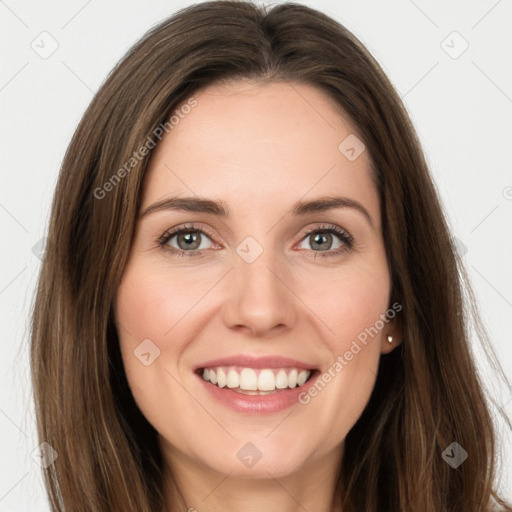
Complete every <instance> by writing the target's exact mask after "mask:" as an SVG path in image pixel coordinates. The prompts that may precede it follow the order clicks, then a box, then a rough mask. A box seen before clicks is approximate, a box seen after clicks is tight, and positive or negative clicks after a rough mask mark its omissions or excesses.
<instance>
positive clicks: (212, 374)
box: [202, 366, 311, 395]
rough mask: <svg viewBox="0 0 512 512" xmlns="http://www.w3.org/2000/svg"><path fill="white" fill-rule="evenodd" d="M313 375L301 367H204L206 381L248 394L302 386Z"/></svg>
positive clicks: (203, 375) (274, 391) (203, 373)
mask: <svg viewBox="0 0 512 512" xmlns="http://www.w3.org/2000/svg"><path fill="white" fill-rule="evenodd" d="M310 375H311V370H304V369H301V368H257V369H256V368H241V367H227V366H217V367H213V368H204V369H203V372H202V377H203V379H204V380H205V381H207V382H210V383H211V384H213V385H215V386H217V387H219V388H224V387H227V388H230V389H232V390H233V391H236V392H238V393H242V394H248V395H262V394H270V393H277V392H279V391H284V390H286V389H293V388H295V387H297V386H302V385H303V384H304V383H305V382H307V380H308V379H309V377H310Z"/></svg>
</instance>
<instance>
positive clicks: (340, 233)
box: [303, 225, 354, 257]
mask: <svg viewBox="0 0 512 512" xmlns="http://www.w3.org/2000/svg"><path fill="white" fill-rule="evenodd" d="M312 235H314V236H312ZM333 235H335V237H334V239H333ZM335 238H338V240H339V241H340V242H341V243H340V242H338V246H337V247H334V248H333V247H332V244H333V241H334V242H335ZM306 241H310V242H309V244H308V245H309V246H310V250H311V251H313V252H315V253H316V254H314V256H313V257H316V256H321V257H328V256H335V255H337V254H340V253H342V252H346V251H349V250H350V249H352V247H353V245H354V239H353V237H352V236H351V235H350V234H349V233H348V232H347V231H345V230H344V229H342V228H340V227H338V226H334V225H328V226H320V227H316V228H314V229H312V230H310V231H308V232H307V233H306V234H305V236H304V238H303V242H306Z"/></svg>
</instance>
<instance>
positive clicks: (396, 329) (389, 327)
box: [380, 315, 403, 354]
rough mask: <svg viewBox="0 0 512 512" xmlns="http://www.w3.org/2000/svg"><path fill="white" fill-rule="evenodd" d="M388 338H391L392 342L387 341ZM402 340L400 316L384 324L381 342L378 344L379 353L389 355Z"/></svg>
mask: <svg viewBox="0 0 512 512" xmlns="http://www.w3.org/2000/svg"><path fill="white" fill-rule="evenodd" d="M388 336H391V337H392V341H391V342H389V341H388ZM402 340H403V322H402V315H397V316H395V318H393V319H392V320H389V322H388V323H387V324H386V326H385V327H384V329H382V334H381V342H380V353H381V354H389V352H391V351H392V350H394V349H395V348H396V347H398V345H400V343H402Z"/></svg>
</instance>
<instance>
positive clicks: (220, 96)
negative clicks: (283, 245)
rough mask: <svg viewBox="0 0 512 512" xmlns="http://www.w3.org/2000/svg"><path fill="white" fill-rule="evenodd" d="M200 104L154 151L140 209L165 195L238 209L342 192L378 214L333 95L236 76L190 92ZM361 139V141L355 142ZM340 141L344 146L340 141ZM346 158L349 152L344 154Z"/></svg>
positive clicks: (364, 157)
mask: <svg viewBox="0 0 512 512" xmlns="http://www.w3.org/2000/svg"><path fill="white" fill-rule="evenodd" d="M193 97H194V99H195V100H196V101H197V105H196V106H195V107H193V108H191V109H190V110H189V111H188V113H187V114H184V115H183V114H182V115H181V116H180V120H179V122H178V123H177V124H176V125H175V126H174V127H173V128H172V129H171V130H170V131H169V133H168V134H167V135H166V136H165V137H164V138H163V139H162V141H161V142H160V143H159V144H158V145H157V147H156V148H155V150H154V152H153V155H152V158H151V162H150V165H149V167H148V169H147V173H146V177H145V186H144V194H143V200H142V206H143V207H144V206H145V205H147V204H149V203H151V202H153V201H156V200H159V199H161V198H163V197H165V196H168V195H187V196H190V195H193V194H197V195H200V196H205V197H209V198H212V199H221V200H223V201H225V202H227V203H228V204H229V205H230V209H231V210H232V211H234V212H235V213H237V212H238V213H240V214H244V213H246V212H247V211H248V209H251V210H252V211H254V209H257V210H258V211H262V210H266V211H269V210H275V211H276V213H277V209H276V208H277V207H279V206H281V208H283V207H285V206H286V205H288V204H290V205H291V204H292V203H294V202H295V201H297V200H298V199H300V198H304V199H307V198H309V197H316V196H320V195H337V194H339V195H344V196H347V197H351V198H353V199H355V200H358V201H361V202H365V203H366V206H367V208H368V209H369V210H373V211H372V212H371V213H373V215H372V216H373V217H374V218H376V219H377V218H378V217H379V215H378V208H379V207H378V197H377V191H376V187H375V184H374V182H373V180H372V178H371V175H370V158H369V155H368V154H367V151H365V150H363V151H362V152H361V154H360V155H359V156H358V157H357V158H355V159H353V158H348V157H347V153H346V152H345V151H346V147H347V143H344V141H349V142H350V144H348V145H349V146H350V145H352V146H354V143H353V142H354V141H355V144H356V145H357V144H360V146H357V147H356V150H357V151H358V152H359V151H360V150H361V148H362V147H364V146H362V141H360V140H359V138H356V137H357V135H356V133H357V128H356V126H355V125H354V124H353V123H352V122H351V121H350V120H349V118H348V116H346V115H345V114H344V112H343V110H342V109H341V107H339V106H338V105H337V104H336V103H335V101H334V100H333V99H331V98H330V97H329V96H327V95H326V94H325V93H324V92H323V91H321V90H319V89H318V88H316V87H314V86H312V85H308V84H303V83H289V82H288V83H287V82H277V83H274V82H272V83H266V84H261V83H260V84H258V83H249V82H247V81H242V80H240V81H233V82H227V83H221V84H216V85H213V86H210V87H207V88H205V89H203V90H201V91H199V92H197V93H196V94H194V95H193ZM358 141H359V142H358ZM340 144H341V146H340ZM349 156H350V154H349Z"/></svg>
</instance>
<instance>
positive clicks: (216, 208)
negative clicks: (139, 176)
mask: <svg viewBox="0 0 512 512" xmlns="http://www.w3.org/2000/svg"><path fill="white" fill-rule="evenodd" d="M335 208H353V209H355V210H357V211H358V212H360V213H362V214H363V216H364V217H365V218H366V220H367V221H368V222H369V224H370V226H372V228H374V227H375V226H374V224H373V220H372V217H371V216H370V214H369V213H368V210H366V208H365V207H364V206H363V205H362V204H361V203H359V202H357V201H355V200H354V199H349V198H348V197H341V196H326V197H319V198H317V199H313V200H311V201H297V202H296V203H294V205H293V206H292V208H291V214H292V215H295V216H305V215H309V214H311V213H320V212H325V211H329V210H333V209H335ZM162 210H181V211H187V212H200V213H208V214H211V215H216V216H218V217H223V218H229V217H230V216H231V213H230V210H229V208H228V207H227V206H226V204H225V203H224V201H214V200H213V199H207V198H204V197H199V196H196V197H170V198H167V199H163V200H161V201H158V202H156V203H153V204H152V205H150V206H148V207H147V208H146V209H145V210H144V211H143V212H142V214H141V215H140V218H142V217H145V216H147V215H150V214H152V213H155V212H159V211H162Z"/></svg>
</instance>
